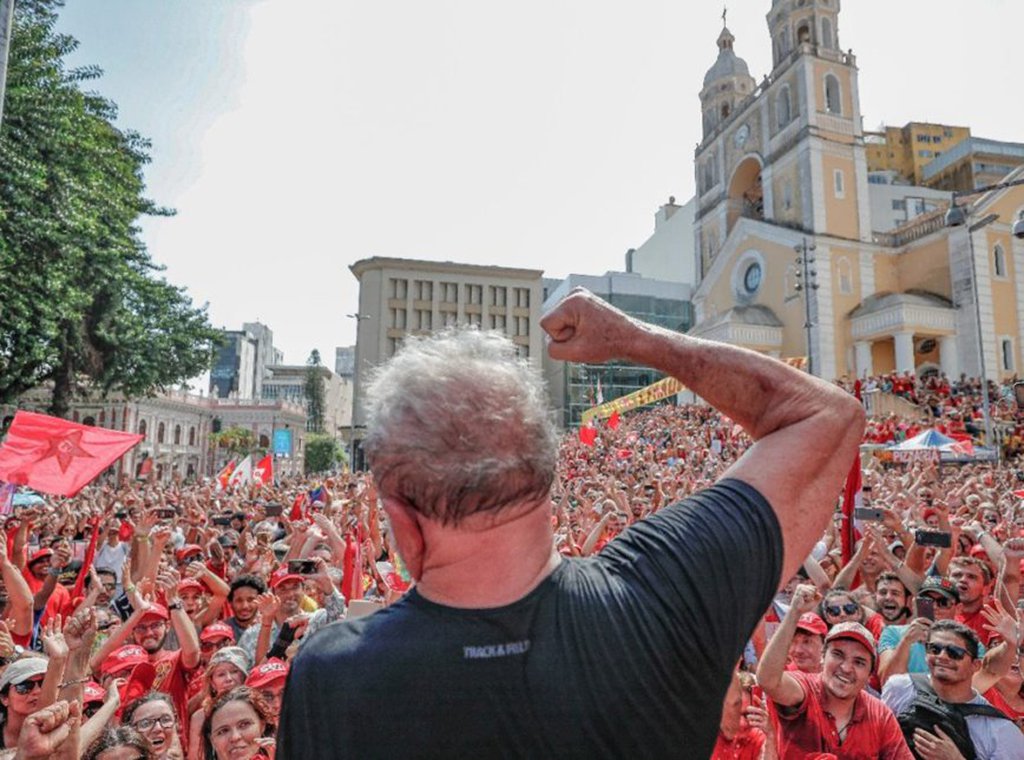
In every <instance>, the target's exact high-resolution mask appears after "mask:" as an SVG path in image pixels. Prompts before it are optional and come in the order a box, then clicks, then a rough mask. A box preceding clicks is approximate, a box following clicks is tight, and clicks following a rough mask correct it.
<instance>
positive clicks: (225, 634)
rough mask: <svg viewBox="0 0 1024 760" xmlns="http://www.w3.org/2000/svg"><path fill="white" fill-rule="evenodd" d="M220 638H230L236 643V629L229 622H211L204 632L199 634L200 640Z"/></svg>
mask: <svg viewBox="0 0 1024 760" xmlns="http://www.w3.org/2000/svg"><path fill="white" fill-rule="evenodd" d="M219 639H229V640H230V641H231V643H232V644H234V643H235V631H234V630H233V629H232V628H231V626H230V625H228V624H227V623H220V622H217V623H210V624H209V625H208V626H206V627H205V628H204V629H203V632H202V633H200V634H199V640H200V641H206V642H210V641H217V640H219Z"/></svg>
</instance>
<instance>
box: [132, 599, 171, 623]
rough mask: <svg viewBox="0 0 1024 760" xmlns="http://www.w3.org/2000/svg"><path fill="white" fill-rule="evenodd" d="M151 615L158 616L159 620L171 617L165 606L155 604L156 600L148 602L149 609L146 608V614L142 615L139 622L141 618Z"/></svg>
mask: <svg viewBox="0 0 1024 760" xmlns="http://www.w3.org/2000/svg"><path fill="white" fill-rule="evenodd" d="M151 617H158V618H160V619H161V620H170V619H171V615H170V613H169V612H167V608H166V607H164V606H163V605H162V604H157V603H156V602H150V603H149V609H148V610H146V614H145V615H143V616H142V619H141V620H140V621H139V622H142V620H145V619H146V618H151Z"/></svg>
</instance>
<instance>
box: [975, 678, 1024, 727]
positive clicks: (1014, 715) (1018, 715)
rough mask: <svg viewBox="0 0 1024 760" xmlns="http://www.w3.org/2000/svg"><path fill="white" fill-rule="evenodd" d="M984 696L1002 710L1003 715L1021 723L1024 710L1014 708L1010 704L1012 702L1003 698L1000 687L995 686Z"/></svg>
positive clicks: (1018, 723)
mask: <svg viewBox="0 0 1024 760" xmlns="http://www.w3.org/2000/svg"><path fill="white" fill-rule="evenodd" d="M982 696H983V697H985V699H987V700H988V701H989V702H990V703H991V704H992V706H993V707H994V708H996V709H997V710H1001V711H1002V713H1003V715H1005V716H1006V717H1007V718H1009V719H1010V720H1012V721H1013V722H1014V723H1016V724H1017V725H1018V726H1019V725H1020V724H1021V721H1022V720H1024V712H1018V711H1017V710H1014V709H1013V708H1012V707H1011V706H1010V703H1009V702H1007V701H1006V700H1005V699H1004V698H1003V695H1002V694H1000V693H999V689H997V688H996V687H995V686H993V687H992V688H991V689H989V690H988V691H986V692H985V693H984V694H982Z"/></svg>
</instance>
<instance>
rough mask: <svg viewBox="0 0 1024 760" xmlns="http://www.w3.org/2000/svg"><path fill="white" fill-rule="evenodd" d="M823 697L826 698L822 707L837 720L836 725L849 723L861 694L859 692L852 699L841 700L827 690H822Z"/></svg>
mask: <svg viewBox="0 0 1024 760" xmlns="http://www.w3.org/2000/svg"><path fill="white" fill-rule="evenodd" d="M822 695H823V696H824V700H823V703H822V707H823V708H824V709H825V711H826V712H828V713H829V714H830V715H831V716H832V717H833V718H834V719H835V721H836V723H837V724H842V723H848V722H849V718H850V717H851V716H852V715H853V707H854V705H856V704H857V697H859V696H860V692H859V691H858V692H857V693H856V694H854V695H853V696H852V697H846V698H845V699H840V698H838V697H837V696H836V695H835V694H833V693H832V692H830V691H829V690H828V689H827V688H825V689H823V690H822Z"/></svg>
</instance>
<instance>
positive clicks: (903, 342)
mask: <svg viewBox="0 0 1024 760" xmlns="http://www.w3.org/2000/svg"><path fill="white" fill-rule="evenodd" d="M839 13H840V3H839V2H838V0H806V2H804V1H803V0H801V2H794V1H793V0H775V2H773V3H772V6H771V10H770V12H769V13H768V17H767V20H768V28H769V34H770V37H771V44H772V49H773V68H772V71H771V72H770V73H769V74H768V75H767V76H765V77H764V78H763V80H762V81H761V82H760V83H755V80H754V79H753V77H751V75H750V73H749V71H748V69H747V65H746V63H744V62H743V61H742V59H740V58H738V57H737V56H736V54H735V52H734V50H733V42H734V38H733V36H732V34H731V33H730V32H729V30H728V29H723V30H722V32H721V34H720V36H719V38H718V46H719V55H718V60H717V61H716V62H715V63H714V65H713V66H712V67H711V69H710V70H709V71H708V73H707V75H706V77H705V79H704V86H703V88H702V90H701V94H700V98H701V106H702V111H703V116H704V120H703V121H704V136H703V139H702V141H701V143H700V144H699V145H698V146H697V150H696V155H695V172H696V178H697V188H698V193H697V210H696V212H695V221H694V236H695V242H696V249H697V278H698V279H697V287H696V290H695V292H694V308H695V312H696V313H695V320H696V324H695V326H694V328H693V329H692V330H691V334H694V335H699V336H703V337H708V338H713V339H716V340H722V341H726V342H730V343H735V344H740V345H744V346H747V347H750V348H752V349H755V350H758V351H762V352H765V353H769V354H771V355H775V356H779V357H782V358H799V357H808V358H809V361H810V365H811V367H812V369H813V371H814V373H815V374H817V375H820V376H823V377H826V378H835V377H840V376H844V375H845V376H855V375H856V376H862V375H865V374H872V373H878V372H888V371H893V370H898V371H916V372H918V373H921V374H923V373H927V372H938V371H943V372H946V373H947V374H949V375H958V374H959V373H961V372H965V373H967V374H968V375H978V374H980V361H979V350H978V335H979V333H980V334H981V335H982V336H983V343H982V347H983V349H984V358H985V370H986V373H987V374H988V376H989V377H992V378H1000V377H1008V376H1010V375H1012V374H1014V373H1015V372H1019V371H1020V369H1021V360H1022V354H1021V349H1022V345H1024V241H1022V240H1018V239H1015V238H1014V237H1013V236H1012V234H1011V227H1012V225H1013V222H1014V220H1015V219H1017V217H1018V214H1019V213H1020V212H1021V210H1022V209H1024V187H1014V188H1010V189H1003V190H998V191H995V192H990V193H987V194H984V195H980V194H979V195H976V196H974V197H972V198H970V199H967V200H970V201H971V202H972V204H973V205H972V206H971V208H970V211H971V213H970V216H969V226H962V227H957V228H947V227H946V226H945V224H944V219H943V215H944V211H945V206H946V204H943V205H942V207H940V208H938V209H936V210H935V211H932V212H930V213H925V214H922V215H920V216H917V217H916V218H914V219H911V220H910V221H908V222H907V223H906V224H904V225H901V226H898V227H896V228H895V229H889V230H887V231H885V232H880V231H877V230H876V229H874V228H873V227H874V225H873V223H872V212H871V201H870V193H869V182H868V161H867V157H866V145H865V133H864V132H863V130H862V128H861V113H860V98H859V94H858V86H859V85H858V77H857V61H856V58H855V57H854V55H853V53H852V52H848V51H844V50H843V49H842V48H841V47H840V42H839V39H838V37H837V33H836V30H837V29H838V28H839V24H838V16H839ZM1022 176H1024V169H1018V170H1016V171H1014V172H1013V173H1011V174H1010V175H1008V176H1007V177H1006V178H1005V179H1007V180H1011V179H1016V178H1019V177H1022ZM883 229H885V228H883ZM968 230H970V232H968ZM968 235H970V237H968ZM804 245H806V246H808V254H809V258H804V255H803V254H804V251H803V246H804ZM805 262H806V264H805ZM972 271H976V273H977V277H976V283H977V288H976V289H975V287H974V279H972ZM808 280H810V281H811V282H810V283H809V282H808ZM808 284H812V285H816V286H817V287H807V285H808ZM975 292H977V296H978V297H977V306H976V305H975ZM806 298H809V303H808V301H807V300H805V299H806ZM979 318H980V330H979ZM808 324H809V325H810V326H809V327H808V326H807V325H808Z"/></svg>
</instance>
